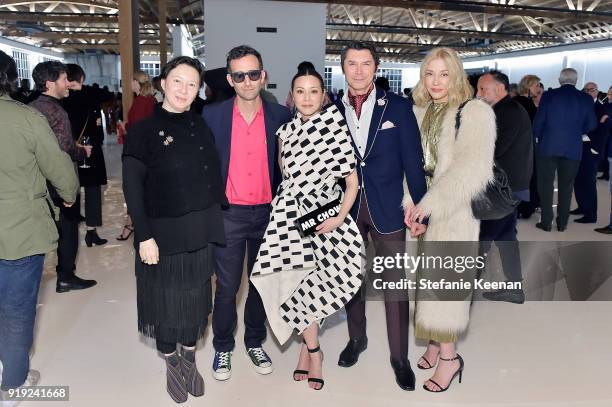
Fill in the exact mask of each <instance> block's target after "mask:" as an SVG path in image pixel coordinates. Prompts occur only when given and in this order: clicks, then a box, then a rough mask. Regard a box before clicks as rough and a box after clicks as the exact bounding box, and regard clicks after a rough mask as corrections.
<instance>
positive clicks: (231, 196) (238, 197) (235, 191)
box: [225, 102, 272, 205]
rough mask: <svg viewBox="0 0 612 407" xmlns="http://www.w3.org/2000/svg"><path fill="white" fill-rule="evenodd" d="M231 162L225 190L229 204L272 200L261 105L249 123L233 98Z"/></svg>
mask: <svg viewBox="0 0 612 407" xmlns="http://www.w3.org/2000/svg"><path fill="white" fill-rule="evenodd" d="M231 137H232V138H231V140H232V141H231V147H230V162H229V170H228V175H227V185H226V186H225V194H226V196H227V199H228V200H229V202H230V204H234V205H261V204H267V203H270V202H272V187H271V184H270V172H269V169H268V146H267V142H266V125H265V122H264V111H263V105H262V104H260V105H259V110H258V111H257V113H256V114H255V117H254V118H253V121H252V122H251V123H250V124H248V123H247V122H246V121H245V120H244V117H242V114H241V113H240V109H238V106H237V104H236V102H234V111H233V114H232V136H231Z"/></svg>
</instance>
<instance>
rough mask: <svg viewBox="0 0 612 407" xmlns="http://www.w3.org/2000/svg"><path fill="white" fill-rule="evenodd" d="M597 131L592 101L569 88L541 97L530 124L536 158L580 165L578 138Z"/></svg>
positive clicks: (571, 87) (565, 87)
mask: <svg viewBox="0 0 612 407" xmlns="http://www.w3.org/2000/svg"><path fill="white" fill-rule="evenodd" d="M595 127H597V118H596V117H595V109H593V98H591V96H589V95H587V94H586V93H584V92H580V91H579V90H578V89H576V88H575V87H574V86H573V85H562V86H561V87H560V88H556V89H553V90H549V91H548V92H545V93H544V94H543V95H542V100H540V106H539V107H538V112H537V113H536V116H535V118H534V120H533V135H534V137H535V139H536V151H537V153H538V155H541V156H545V157H565V158H569V159H570V160H576V161H580V158H581V157H582V135H583V134H587V133H588V132H590V131H591V130H593V129H595Z"/></svg>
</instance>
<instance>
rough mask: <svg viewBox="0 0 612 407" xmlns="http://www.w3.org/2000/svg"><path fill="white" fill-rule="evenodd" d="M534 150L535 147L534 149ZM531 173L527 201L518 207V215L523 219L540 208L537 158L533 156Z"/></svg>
mask: <svg viewBox="0 0 612 407" xmlns="http://www.w3.org/2000/svg"><path fill="white" fill-rule="evenodd" d="M534 148H535V147H534ZM533 168H534V170H533V172H532V174H531V179H530V180H529V201H522V202H521V203H520V204H519V206H518V214H519V216H520V217H521V218H523V219H529V218H530V217H531V215H533V213H534V212H535V211H536V208H537V207H538V206H540V195H539V193H538V172H537V170H536V168H537V158H536V156H535V154H534V155H533Z"/></svg>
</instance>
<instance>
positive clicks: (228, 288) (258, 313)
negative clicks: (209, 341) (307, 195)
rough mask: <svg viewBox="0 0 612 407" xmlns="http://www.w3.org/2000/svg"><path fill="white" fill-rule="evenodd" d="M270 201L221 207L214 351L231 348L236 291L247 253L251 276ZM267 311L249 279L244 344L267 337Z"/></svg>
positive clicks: (258, 342) (257, 342) (256, 344)
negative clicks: (222, 236)
mask: <svg viewBox="0 0 612 407" xmlns="http://www.w3.org/2000/svg"><path fill="white" fill-rule="evenodd" d="M270 210H271V206H270V205H253V206H246V205H231V206H230V208H229V209H227V210H225V211H223V223H224V226H225V239H226V242H227V244H226V245H225V246H219V247H216V248H215V266H216V275H217V286H216V290H215V300H214V306H213V316H212V326H213V333H214V338H213V346H214V347H215V350H216V351H217V352H229V351H231V350H233V349H234V346H235V340H234V330H235V329H236V325H237V320H238V315H237V313H236V294H237V293H238V289H239V288H240V283H241V281H242V275H243V270H244V259H245V255H246V260H247V273H248V275H249V277H250V275H251V272H252V271H253V265H254V264H255V260H256V259H257V253H258V252H259V246H260V245H261V241H262V239H263V236H264V233H265V231H266V227H267V226H268V222H269V221H270ZM265 322H266V311H265V309H264V306H263V302H262V301H261V297H260V296H259V293H258V292H257V289H256V288H255V286H254V285H253V284H252V283H251V281H250V280H249V292H248V295H247V299H246V304H245V307H244V326H245V332H244V344H245V346H246V347H247V348H258V347H260V346H261V344H262V342H263V341H264V340H265V339H266V326H265Z"/></svg>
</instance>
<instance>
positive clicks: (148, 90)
mask: <svg viewBox="0 0 612 407" xmlns="http://www.w3.org/2000/svg"><path fill="white" fill-rule="evenodd" d="M133 78H134V80H135V81H136V82H138V83H139V84H140V96H149V95H152V94H153V83H152V82H151V77H150V76H149V74H148V73H146V72H144V71H136V72H134V76H133Z"/></svg>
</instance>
